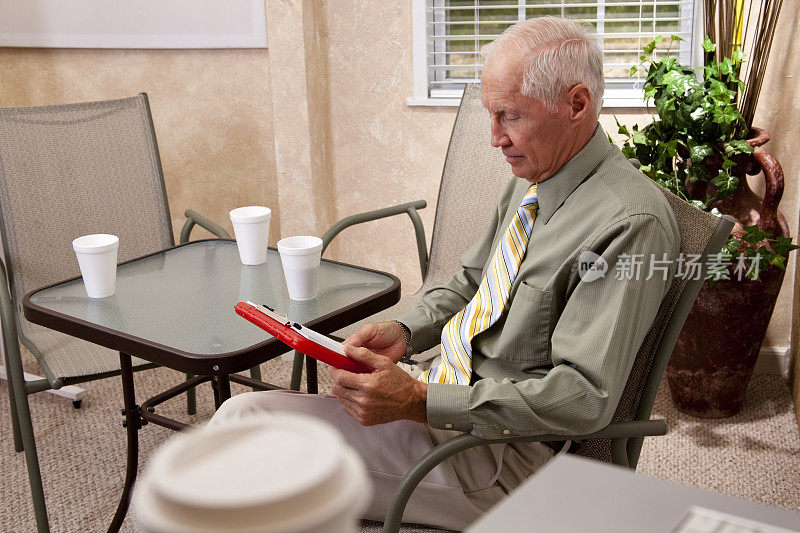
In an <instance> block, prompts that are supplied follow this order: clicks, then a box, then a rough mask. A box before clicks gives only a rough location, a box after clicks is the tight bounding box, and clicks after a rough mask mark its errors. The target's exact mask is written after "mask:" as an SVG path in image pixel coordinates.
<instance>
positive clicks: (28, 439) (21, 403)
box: [6, 358, 50, 533]
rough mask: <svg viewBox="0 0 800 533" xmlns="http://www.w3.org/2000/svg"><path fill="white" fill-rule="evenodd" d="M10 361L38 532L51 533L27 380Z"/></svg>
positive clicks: (20, 366)
mask: <svg viewBox="0 0 800 533" xmlns="http://www.w3.org/2000/svg"><path fill="white" fill-rule="evenodd" d="M8 359H10V358H8ZM8 359H7V360H6V362H7V363H10V364H8V366H7V371H8V372H7V373H8V383H9V388H13V391H14V402H13V405H12V410H13V411H15V412H16V420H17V423H18V424H19V428H18V429H19V432H20V441H21V444H22V448H23V450H24V452H25V463H26V465H27V467H28V481H29V483H30V486H31V497H32V499H33V511H34V515H35V516H36V530H37V531H38V532H39V533H48V532H49V531H50V524H49V522H48V519H47V506H46V503H45V499H44V486H43V485H42V473H41V470H40V468H39V456H38V454H37V453H36V441H35V440H34V436H33V422H32V421H31V411H30V405H29V404H28V395H27V394H26V392H25V378H24V377H23V373H22V364H21V363H20V361H19V360H16V361H14V362H11V361H8ZM12 416H13V413H12ZM20 451H22V450H20Z"/></svg>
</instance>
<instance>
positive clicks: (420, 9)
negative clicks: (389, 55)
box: [406, 0, 703, 109]
mask: <svg viewBox="0 0 800 533" xmlns="http://www.w3.org/2000/svg"><path fill="white" fill-rule="evenodd" d="M513 1H514V0H510V2H509V3H511V2H513ZM426 9H427V7H426V0H412V24H413V45H412V51H411V53H412V68H413V74H414V86H413V91H414V92H413V96H411V97H410V98H408V99H406V105H409V106H436V107H448V106H458V105H459V104H460V103H461V94H462V90H460V89H433V90H430V88H429V79H428V58H427V55H428V50H427V47H428V43H427V41H428V36H427V33H428V29H427V13H426ZM523 9H524V8H523ZM702 10H703V7H702V2H701V1H700V0H693V20H692V21H689V22H685V23H682V24H683V25H684V27H682V28H681V31H690V30H691V32H692V40H691V44H692V45H691V48H690V50H689V51H687V52H685V53H683V54H681V61H682V62H683V63H684V64H686V63H688V64H691V65H692V66H693V67H695V68H697V67H698V66H700V65H702V60H703V59H702V58H703V55H702V53H700V50H702V48H701V46H700V44H701V43H702V42H703V24H702V20H703V19H702ZM647 105H648V103H647V102H645V101H644V90H643V89H642V88H641V87H637V86H636V84H634V82H633V81H632V80H622V81H620V80H618V79H614V80H609V79H607V80H606V90H605V94H604V96H603V109H611V108H639V107H646V106H647Z"/></svg>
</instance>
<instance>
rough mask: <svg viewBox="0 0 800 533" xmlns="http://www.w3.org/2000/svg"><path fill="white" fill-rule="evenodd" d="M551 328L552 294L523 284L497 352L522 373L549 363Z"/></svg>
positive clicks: (513, 303) (515, 298) (514, 302)
mask: <svg viewBox="0 0 800 533" xmlns="http://www.w3.org/2000/svg"><path fill="white" fill-rule="evenodd" d="M552 328H553V292H552V291H548V290H544V289H536V288H534V287H531V286H530V285H527V284H525V283H524V282H522V283H520V284H519V285H518V286H517V292H516V294H515V295H514V298H513V299H512V300H511V306H510V307H509V309H508V314H507V316H506V320H505V323H504V324H503V329H502V332H501V333H500V338H499V343H498V344H499V345H498V351H497V353H498V354H502V355H501V356H500V357H502V358H503V359H507V360H509V361H511V362H514V363H518V366H519V368H520V369H522V370H529V369H531V368H534V367H537V366H541V365H544V364H549V363H550V362H551V360H550V336H551V333H552Z"/></svg>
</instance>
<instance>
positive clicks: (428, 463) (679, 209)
mask: <svg viewBox="0 0 800 533" xmlns="http://www.w3.org/2000/svg"><path fill="white" fill-rule="evenodd" d="M661 191H662V193H663V194H664V196H666V198H667V200H668V201H669V203H670V206H671V207H672V210H673V212H674V214H675V218H676V220H677V222H678V229H679V231H680V236H681V246H680V253H682V254H684V255H685V256H687V255H689V254H698V255H699V256H700V259H699V261H698V262H699V263H700V264H701V265H705V263H706V259H707V257H708V256H709V255H712V254H716V253H718V252H719V251H720V250H721V249H722V246H723V245H724V244H725V241H726V240H727V239H728V235H730V232H731V230H732V229H733V224H734V223H733V220H732V219H731V218H729V217H722V218H718V217H715V216H713V215H711V214H709V213H705V212H703V211H700V210H699V209H697V208H695V207H693V206H691V205H689V204H688V203H686V202H684V201H683V200H681V199H680V198H678V197H677V196H675V195H673V194H672V193H670V192H668V191H666V190H665V189H661ZM701 270H703V272H701V275H699V276H696V277H694V278H691V279H683V278H680V277H676V278H675V279H674V280H673V282H672V285H671V286H670V289H669V291H668V292H667V295H666V296H665V297H664V300H663V301H662V302H661V307H660V309H659V311H658V314H657V315H656V318H655V320H654V321H653V325H652V326H651V328H650V331H649V332H648V333H647V335H646V336H645V339H644V341H643V342H642V346H641V348H640V349H639V352H638V354H637V356H636V359H635V360H634V365H633V369H632V370H631V373H630V376H629V377H628V382H627V383H626V385H625V389H624V390H623V393H622V397H621V398H620V401H619V404H618V405H617V408H616V410H615V412H614V416H613V417H612V421H611V423H610V424H609V425H608V426H606V427H605V428H603V429H601V430H600V431H597V432H595V433H592V434H588V435H536V436H527V437H526V436H519V437H511V438H506V439H491V440H489V439H481V438H478V437H476V436H474V435H471V434H469V433H464V434H462V435H459V436H457V437H455V438H453V439H451V440H449V441H446V442H444V443H442V444H440V445H439V446H437V447H436V448H434V449H433V450H431V451H430V452H429V453H428V454H427V455H425V456H424V457H423V458H421V459H420V460H419V461H418V462H417V464H416V465H415V466H414V468H412V469H411V470H410V471H409V472H408V473H407V474H406V476H405V477H404V478H403V481H402V482H401V484H400V486H399V487H398V490H397V492H396V493H395V496H394V498H393V500H392V503H391V504H390V506H389V509H388V511H387V513H386V520H385V522H384V533H396V532H397V531H399V530H400V523H401V519H402V516H403V511H404V510H405V506H406V504H407V503H408V499H409V498H410V497H411V494H412V492H413V491H414V489H415V488H416V486H417V485H418V484H419V482H420V481H421V480H422V479H423V478H424V477H425V476H426V475H427V474H428V472H430V471H431V470H432V469H433V468H435V467H436V465H438V464H439V463H441V462H442V461H444V460H445V459H447V458H448V457H450V456H452V455H455V454H456V453H458V452H460V451H463V450H466V449H468V448H473V447H475V446H483V445H486V444H493V443H499V442H545V441H556V442H558V441H561V442H563V441H567V440H571V441H573V442H574V443H576V444H577V446H576V447H575V448H574V449H572V448H571V453H576V454H578V455H582V456H584V457H587V458H591V459H595V460H598V461H603V462H610V463H614V464H617V465H620V466H626V467H628V468H631V469H634V470H635V469H636V465H637V463H638V461H639V453H640V452H641V449H642V443H643V441H644V437H646V436H657V435H665V434H666V432H667V425H666V422H665V421H664V420H650V413H651V412H652V409H653V403H654V402H655V398H656V393H657V392H658V385H659V383H660V382H661V378H662V376H663V374H664V369H665V368H666V366H667V361H669V357H670V355H671V354H672V349H673V347H674V346H675V340H676V339H677V338H678V334H679V333H680V331H681V328H682V327H683V323H684V321H685V320H686V316H687V315H688V314H689V310H690V309H691V307H692V304H693V303H694V300H695V298H696V297H697V293H698V292H699V291H700V287H701V286H702V284H703V281H704V277H705V273H706V272H705V269H704V268H703V269H701Z"/></svg>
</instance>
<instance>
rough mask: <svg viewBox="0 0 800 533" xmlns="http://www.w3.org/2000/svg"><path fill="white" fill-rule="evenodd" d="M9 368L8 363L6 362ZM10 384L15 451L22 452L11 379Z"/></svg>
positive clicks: (9, 396) (9, 393) (9, 400)
mask: <svg viewBox="0 0 800 533" xmlns="http://www.w3.org/2000/svg"><path fill="white" fill-rule="evenodd" d="M6 368H8V362H6ZM6 383H7V384H8V403H9V406H10V407H11V430H12V432H13V433H14V451H15V452H21V451H22V450H24V449H25V447H24V446H23V444H22V433H20V429H19V418H18V415H17V399H16V398H15V397H14V383H13V382H12V380H11V379H8V380H7V381H6Z"/></svg>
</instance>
